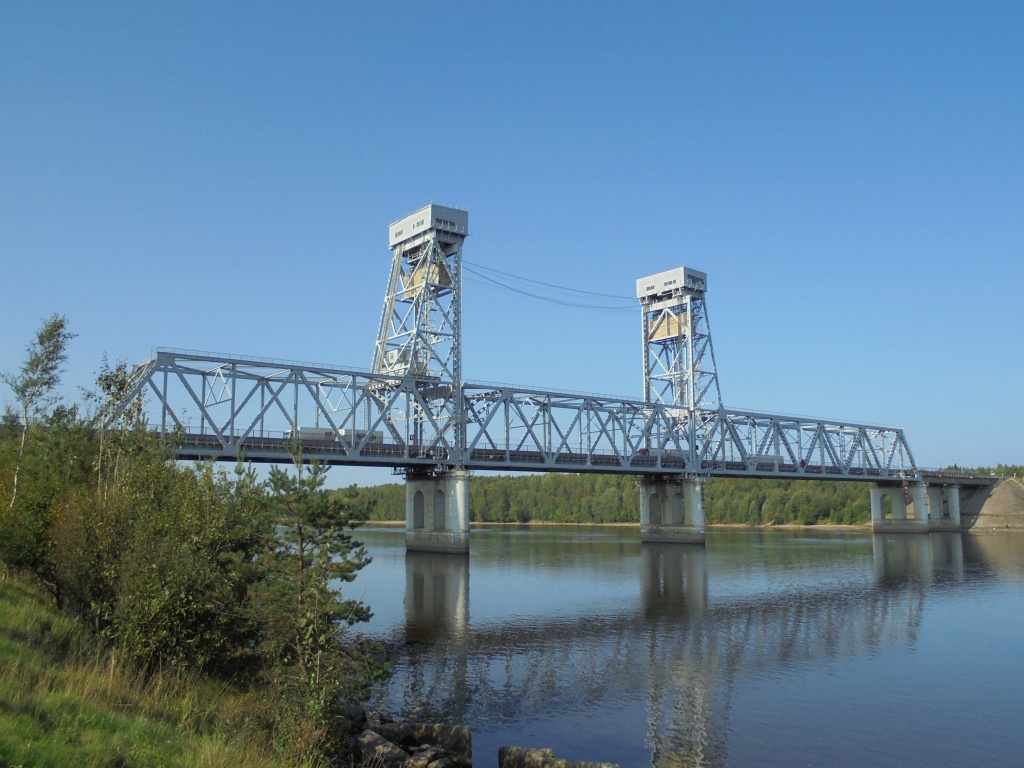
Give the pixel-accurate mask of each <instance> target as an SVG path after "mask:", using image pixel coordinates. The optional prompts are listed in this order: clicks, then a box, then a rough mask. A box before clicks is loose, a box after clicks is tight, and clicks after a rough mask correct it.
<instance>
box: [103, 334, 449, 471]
mask: <svg viewBox="0 0 1024 768" xmlns="http://www.w3.org/2000/svg"><path fill="white" fill-rule="evenodd" d="M424 384H425V382H424V380H423V378H422V377H420V378H414V377H411V376H406V377H395V376H385V375H380V374H371V373H367V372H364V371H354V370H347V369H342V368H334V367H331V366H316V365H307V364H303V363H288V362H282V361H276V360H261V359H246V358H241V357H234V356H230V355H209V354H203V353H195V352H183V351H176V350H168V349H163V350H158V351H157V352H156V354H155V355H154V357H153V358H152V359H150V360H148V361H147V362H145V363H143V364H142V365H140V366H137V367H136V368H135V369H134V370H133V372H132V375H131V378H130V386H129V388H128V390H127V391H126V393H125V396H124V398H123V399H122V400H121V401H120V403H118V404H116V405H115V407H113V408H111V409H109V410H108V411H107V412H106V413H105V414H103V422H104V424H105V425H106V426H108V427H109V426H116V425H117V424H118V422H119V419H120V418H121V415H122V414H123V413H124V411H125V409H126V408H127V405H128V404H130V403H132V402H136V401H137V400H138V399H139V398H140V397H149V398H152V399H153V400H152V405H151V406H150V407H147V408H146V409H145V413H146V416H147V419H148V425H149V426H150V427H151V428H152V429H154V430H155V431H157V432H158V433H160V434H161V435H165V436H168V437H169V438H170V439H171V440H172V442H173V443H174V445H175V446H176V448H175V450H176V452H177V455H178V456H179V457H180V458H212V459H227V460H235V459H239V458H247V459H249V460H252V461H290V460H291V453H290V452H291V451H293V450H295V449H296V448H298V449H300V450H301V451H302V453H303V454H304V455H305V456H308V457H313V456H316V457H318V458H321V459H323V460H325V461H329V462H331V463H346V464H349V463H351V464H370V465H382V466H427V467H432V466H436V465H438V464H439V463H441V464H444V465H447V464H449V463H451V462H452V461H453V460H455V459H457V458H458V457H459V455H460V452H459V451H458V450H457V449H456V447H455V446H454V445H453V443H452V436H453V435H454V434H455V426H456V425H455V423H454V421H455V420H454V418H453V417H450V416H449V417H446V418H442V419H441V420H439V419H438V418H437V416H436V412H437V410H438V409H437V407H436V406H437V401H438V400H439V399H440V400H445V398H438V397H437V391H436V390H437V388H436V387H435V391H434V392H433V393H432V394H431V393H430V392H427V391H425V389H424ZM442 391H446V392H448V393H450V392H451V387H448V388H447V389H446V390H444V389H443V388H442ZM449 399H450V398H449ZM442 410H443V409H442ZM448 410H450V408H449V409H448ZM313 426H315V427H317V428H319V430H321V431H322V433H323V435H328V434H329V435H330V437H329V438H326V439H325V438H324V437H322V436H320V435H317V436H316V437H315V438H311V437H310V433H309V432H306V433H304V432H303V431H304V430H306V429H307V428H309V427H313Z"/></svg>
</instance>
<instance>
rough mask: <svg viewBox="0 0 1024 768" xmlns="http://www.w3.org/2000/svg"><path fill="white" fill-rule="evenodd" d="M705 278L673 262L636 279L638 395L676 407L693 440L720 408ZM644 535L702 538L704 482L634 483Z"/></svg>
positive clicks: (700, 439) (692, 462)
mask: <svg viewBox="0 0 1024 768" xmlns="http://www.w3.org/2000/svg"><path fill="white" fill-rule="evenodd" d="M707 287H708V276H707V274H706V273H704V272H700V271H698V270H696V269H691V268H689V267H677V268H676V269H670V270H668V271H667V272H659V273H658V274H656V275H651V276H650V277H642V278H640V279H639V280H637V281H636V296H637V298H638V299H639V300H640V307H641V310H642V317H643V350H644V399H645V400H646V401H647V402H649V403H661V404H664V405H666V406H669V407H671V408H674V409H677V411H676V412H677V416H676V425H677V428H678V429H679V431H680V432H682V433H683V434H684V436H685V440H686V444H687V445H689V446H690V453H691V455H690V456H689V457H687V464H688V465H689V466H690V467H694V466H696V464H697V461H696V456H695V455H693V452H694V446H697V445H703V444H704V441H705V438H706V434H705V432H706V430H707V428H708V426H709V425H710V424H712V423H713V421H714V419H715V416H716V414H717V413H718V411H719V410H720V409H721V407H722V394H721V391H720V390H719V388H718V369H717V367H716V365H715V350H714V347H713V346H712V344H711V327H710V325H709V324H708V310H707V303H706V301H705V294H706V292H707ZM640 537H641V539H642V540H644V541H665V540H674V541H694V542H703V541H704V481H703V479H702V478H701V477H699V476H691V477H689V478H684V477H679V476H666V477H663V478H657V479H644V480H641V481H640Z"/></svg>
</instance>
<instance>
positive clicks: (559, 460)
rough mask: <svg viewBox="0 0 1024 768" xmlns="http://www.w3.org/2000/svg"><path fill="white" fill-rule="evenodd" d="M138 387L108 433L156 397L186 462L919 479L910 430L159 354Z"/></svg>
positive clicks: (156, 420) (154, 413)
mask: <svg viewBox="0 0 1024 768" xmlns="http://www.w3.org/2000/svg"><path fill="white" fill-rule="evenodd" d="M130 382H131V386H130V387H129V388H128V391H127V392H126V393H125V396H124V399H123V400H122V401H121V402H120V403H119V404H118V405H117V406H116V407H114V408H112V409H111V410H109V411H108V412H107V413H105V414H104V423H105V424H106V425H107V426H116V425H117V423H118V420H119V419H120V417H121V414H123V413H124V412H125V410H126V409H127V407H128V405H129V404H131V403H133V402H137V401H138V399H139V398H140V397H142V396H148V397H149V398H150V401H149V405H148V406H147V408H146V409H145V412H146V414H147V418H148V419H149V425H150V426H151V428H153V429H155V430H156V431H157V432H159V433H160V434H163V435H165V436H168V438H169V439H170V440H171V441H172V442H173V444H174V445H175V450H176V453H177V455H178V456H179V457H180V458H212V459H223V460H237V459H239V458H243V457H244V458H247V459H249V460H252V461H289V460H290V451H292V450H294V449H295V448H299V449H301V451H302V453H303V455H304V456H306V457H307V458H312V457H316V458H318V459H320V460H322V461H325V462H328V463H332V464H365V465H374V466H392V467H398V468H405V469H417V468H418V469H420V470H424V469H436V470H444V469H451V468H459V467H465V468H469V469H496V470H526V471H556V472H611V473H620V474H634V475H674V474H675V475H684V476H712V475H733V476H748V477H749V476H757V477H791V478H798V477H808V478H813V477H822V476H827V477H834V478H844V479H864V480H867V479H875V480H877V479H886V478H888V479H900V478H904V477H914V476H916V475H917V468H916V466H915V464H914V459H913V456H912V455H911V452H910V448H909V446H908V445H907V442H906V440H905V438H904V436H903V432H902V430H899V429H895V428H891V427H878V426H870V425H864V424H846V423H835V422H825V421H817V420H812V419H801V418H794V417H788V416H779V415H772V414H765V413H754V412H748V411H729V410H726V409H724V408H721V409H718V410H717V411H692V412H691V411H688V410H686V409H682V408H679V407H675V406H667V405H664V404H661V403H647V402H644V401H642V400H622V399H617V398H609V397H602V396H599V395H582V394H575V393H564V392H555V391H545V390H531V389H523V388H517V387H511V386H493V385H484V384H472V383H471V384H466V385H464V386H463V387H462V390H461V392H456V391H455V390H454V389H453V388H452V387H450V386H447V385H444V384H443V383H441V382H434V386H432V387H431V386H428V384H429V381H425V380H424V379H423V378H422V377H414V376H405V377H396V376H386V375H382V374H373V373H368V372H364V371H354V370H350V369H342V368H334V367H330V366H317V365H308V364H303V363H287V362H282V361H275V360H260V359H245V358H240V357H233V356H230V355H207V354H202V353H196V352H181V351H175V350H159V351H158V352H157V353H156V354H155V356H154V357H153V358H152V359H151V360H148V361H147V362H145V363H143V364H142V365H140V366H137V367H136V368H135V369H134V371H133V373H132V376H131V379H130ZM460 396H461V399H462V400H463V403H464V406H463V408H462V410H458V409H457V408H456V407H455V402H456V400H457V399H459V397H460ZM438 414H440V416H439V415H438ZM691 414H692V415H691ZM312 426H316V427H317V428H318V429H319V430H320V432H321V433H322V434H317V435H316V436H315V438H314V439H310V438H309V436H308V433H303V430H304V429H305V428H307V427H312ZM322 435H329V436H328V437H323V436H322ZM463 435H465V438H464V439H463V438H462V436H463Z"/></svg>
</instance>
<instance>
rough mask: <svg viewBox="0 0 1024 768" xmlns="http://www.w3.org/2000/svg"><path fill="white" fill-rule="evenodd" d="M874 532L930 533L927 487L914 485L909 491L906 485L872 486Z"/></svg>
mask: <svg viewBox="0 0 1024 768" xmlns="http://www.w3.org/2000/svg"><path fill="white" fill-rule="evenodd" d="M908 497H909V499H910V504H909V505H908V504H907V498H908ZM911 513H912V516H911ZM871 528H872V530H874V531H875V532H877V533H928V499H927V493H926V489H925V485H924V483H910V484H909V485H907V487H906V489H904V487H903V486H902V485H879V484H875V485H872V486H871Z"/></svg>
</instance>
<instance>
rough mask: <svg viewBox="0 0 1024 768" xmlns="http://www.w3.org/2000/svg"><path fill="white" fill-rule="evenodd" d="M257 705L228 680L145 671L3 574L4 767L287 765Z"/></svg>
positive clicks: (0, 759) (0, 721) (0, 739)
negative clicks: (279, 757) (274, 753)
mask: <svg viewBox="0 0 1024 768" xmlns="http://www.w3.org/2000/svg"><path fill="white" fill-rule="evenodd" d="M261 706H262V705H261V703H260V701H259V700H258V699H257V698H256V697H254V696H252V695H249V694H245V693H243V692H240V691H236V690H234V689H232V688H231V687H230V686H228V685H226V684H224V683H217V682H213V681H207V680H199V679H190V678H184V677H180V676H177V675H174V674H173V673H158V674H155V675H151V676H149V677H146V676H143V675H142V674H141V673H140V672H138V671H137V670H134V669H133V668H132V667H131V666H130V665H128V664H125V663H124V662H123V661H122V659H121V658H120V657H119V655H118V654H117V653H115V652H113V651H110V650H109V649H106V648H103V647H102V645H101V644H100V643H99V642H98V641H97V640H96V639H95V638H94V637H93V636H92V635H91V634H90V633H89V632H88V631H87V630H86V629H85V628H84V627H83V626H82V625H81V624H80V623H79V622H78V621H76V620H74V619H71V618H69V617H68V616H65V615H64V614H63V613H61V612H60V611H58V610H57V608H56V607H55V606H54V605H53V604H52V602H51V601H50V600H49V599H48V598H47V597H46V596H45V594H44V593H43V592H42V591H41V590H39V589H37V588H35V587H33V586H32V585H30V584H28V583H26V582H23V581H21V580H20V579H17V578H14V577H10V576H7V575H6V574H2V573H0V765H19V766H26V768H27V767H28V766H53V765H80V766H93V765H97V766H98V765H161V766H169V767H171V768H175V767H177V766H180V768H189V767H190V766H196V765H203V766H209V768H233V767H235V766H242V768H277V767H278V766H281V767H282V768H283V766H284V763H282V762H280V761H278V760H275V759H274V758H273V757H272V748H273V745H272V744H271V743H270V739H269V736H268V733H267V732H266V731H264V730H262V729H261V728H260V726H259V724H260V723H261V722H262V721H263V720H264V718H265V717H266V715H267V713H265V712H262V711H261Z"/></svg>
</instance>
